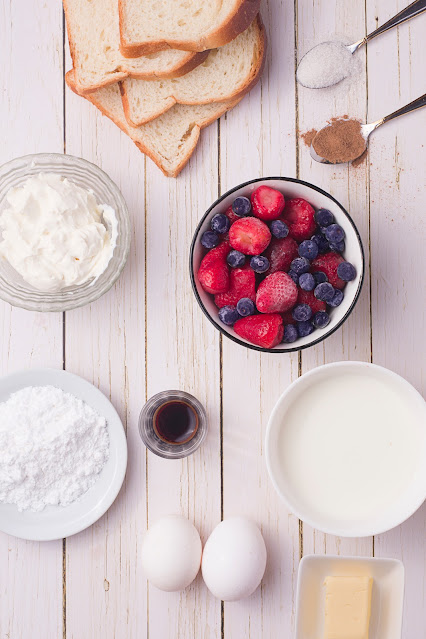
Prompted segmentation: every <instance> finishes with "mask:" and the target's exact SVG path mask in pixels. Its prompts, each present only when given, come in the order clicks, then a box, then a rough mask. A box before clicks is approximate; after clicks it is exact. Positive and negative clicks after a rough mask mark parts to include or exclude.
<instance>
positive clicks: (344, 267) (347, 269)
mask: <svg viewBox="0 0 426 639" xmlns="http://www.w3.org/2000/svg"><path fill="white" fill-rule="evenodd" d="M337 275H338V276H339V277H340V279H341V280H343V281H344V282H352V280H354V279H355V278H356V270H355V266H354V265H353V264H351V263H350V262H342V263H341V264H339V266H338V267H337Z"/></svg>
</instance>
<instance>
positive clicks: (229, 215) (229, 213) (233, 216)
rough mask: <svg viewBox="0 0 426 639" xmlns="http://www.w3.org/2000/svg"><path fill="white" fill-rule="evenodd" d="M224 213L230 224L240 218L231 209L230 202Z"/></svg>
mask: <svg viewBox="0 0 426 639" xmlns="http://www.w3.org/2000/svg"><path fill="white" fill-rule="evenodd" d="M225 215H226V217H227V218H228V219H229V221H230V222H231V224H233V223H234V222H236V221H237V220H239V219H241V218H240V217H238V215H237V214H236V213H234V211H233V209H232V204H231V206H228V208H227V209H226V211H225Z"/></svg>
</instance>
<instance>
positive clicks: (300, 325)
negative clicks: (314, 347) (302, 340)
mask: <svg viewBox="0 0 426 639" xmlns="http://www.w3.org/2000/svg"><path fill="white" fill-rule="evenodd" d="M313 331H314V327H313V326H312V322H309V321H308V322H297V332H298V333H299V337H307V336H308V335H310V334H311V333H313Z"/></svg>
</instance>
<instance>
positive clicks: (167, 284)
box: [146, 125, 221, 639]
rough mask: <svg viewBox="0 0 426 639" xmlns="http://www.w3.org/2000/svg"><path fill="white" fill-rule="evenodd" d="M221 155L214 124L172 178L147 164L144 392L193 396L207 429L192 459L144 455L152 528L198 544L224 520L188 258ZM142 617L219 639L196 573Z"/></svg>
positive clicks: (214, 420) (213, 401) (214, 609)
mask: <svg viewBox="0 0 426 639" xmlns="http://www.w3.org/2000/svg"><path fill="white" fill-rule="evenodd" d="M217 148H218V145H217V125H213V126H211V127H210V128H209V129H207V130H206V131H205V132H204V135H203V137H202V139H201V141H200V143H199V146H198V149H197V151H196V153H195V155H194V156H193V158H192V159H191V161H190V164H189V166H188V167H186V168H185V169H184V171H183V173H182V174H181V176H180V177H179V179H178V180H174V179H173V180H170V179H167V178H165V177H164V176H163V175H162V174H160V173H159V171H158V170H157V168H156V167H154V166H153V165H152V164H151V163H149V164H148V163H147V167H146V169H147V173H146V176H147V177H146V188H147V197H146V213H147V237H148V238H149V239H148V242H147V344H148V351H147V393H148V397H151V396H152V395H154V394H155V393H157V392H159V391H161V390H165V389H179V390H184V391H187V392H189V393H192V394H194V395H195V396H196V397H197V398H198V399H199V400H200V401H201V403H202V404H203V405H204V406H205V408H206V410H207V415H208V422H209V431H208V435H207V439H206V441H205V443H204V444H203V446H202V447H201V448H200V449H199V450H198V451H197V452H196V453H195V454H194V455H192V456H191V457H188V458H186V459H183V460H176V461H169V460H164V459H161V458H159V457H156V456H155V455H153V454H151V453H148V473H147V479H148V493H147V498H148V508H149V510H148V522H149V523H152V522H153V521H155V520H156V519H157V518H158V517H160V516H162V515H165V514H168V513H173V512H177V513H181V514H183V515H185V516H186V517H188V518H189V519H190V520H191V521H192V522H193V523H194V524H195V526H196V527H197V528H198V530H199V531H200V534H201V537H202V541H203V542H205V541H206V539H207V537H208V535H209V534H210V532H211V530H212V528H213V526H214V525H215V524H216V523H217V522H218V521H220V513H221V479H220V477H221V468H220V401H219V398H220V368H219V366H220V358H219V335H218V333H217V331H215V330H214V328H213V327H212V325H211V324H210V323H209V322H207V320H206V319H205V318H204V316H203V315H202V313H201V311H200V309H199V308H198V305H197V302H196V300H195V298H194V295H193V293H192V290H191V284H190V279H189V263H188V255H189V246H190V242H191V240H192V236H193V233H194V231H195V227H196V225H197V223H198V220H199V218H200V217H201V215H202V214H203V213H204V211H205V210H206V209H207V207H208V206H209V205H210V203H211V202H212V201H213V200H214V199H215V198H216V197H217V188H218V186H217V165H218V157H217V153H218V151H217ZM182 212H184V214H182ZM177 551H178V549H177ZM148 610H149V632H150V636H152V637H161V638H162V639H163V638H164V639H167V638H170V639H174V638H178V639H183V638H185V637H205V638H206V639H208V638H209V637H219V636H220V625H221V607H220V602H218V601H216V600H215V599H214V598H213V596H212V595H211V594H210V593H209V592H208V590H207V588H206V587H205V585H204V583H203V581H202V579H201V576H199V577H198V578H197V579H196V581H195V582H194V584H192V585H191V586H190V588H188V589H186V590H185V591H184V592H182V593H173V594H168V593H163V592H160V591H158V590H157V589H156V588H154V587H150V588H149V607H148Z"/></svg>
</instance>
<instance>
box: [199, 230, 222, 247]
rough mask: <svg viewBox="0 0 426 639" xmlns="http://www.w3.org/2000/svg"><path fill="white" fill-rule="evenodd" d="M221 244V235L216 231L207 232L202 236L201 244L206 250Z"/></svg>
mask: <svg viewBox="0 0 426 639" xmlns="http://www.w3.org/2000/svg"><path fill="white" fill-rule="evenodd" d="M219 242H220V238H219V235H218V234H217V233H215V232H214V231H206V232H205V233H203V234H202V236H201V244H202V245H203V246H204V248H206V249H212V248H214V247H215V246H217V245H218V244H219Z"/></svg>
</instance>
